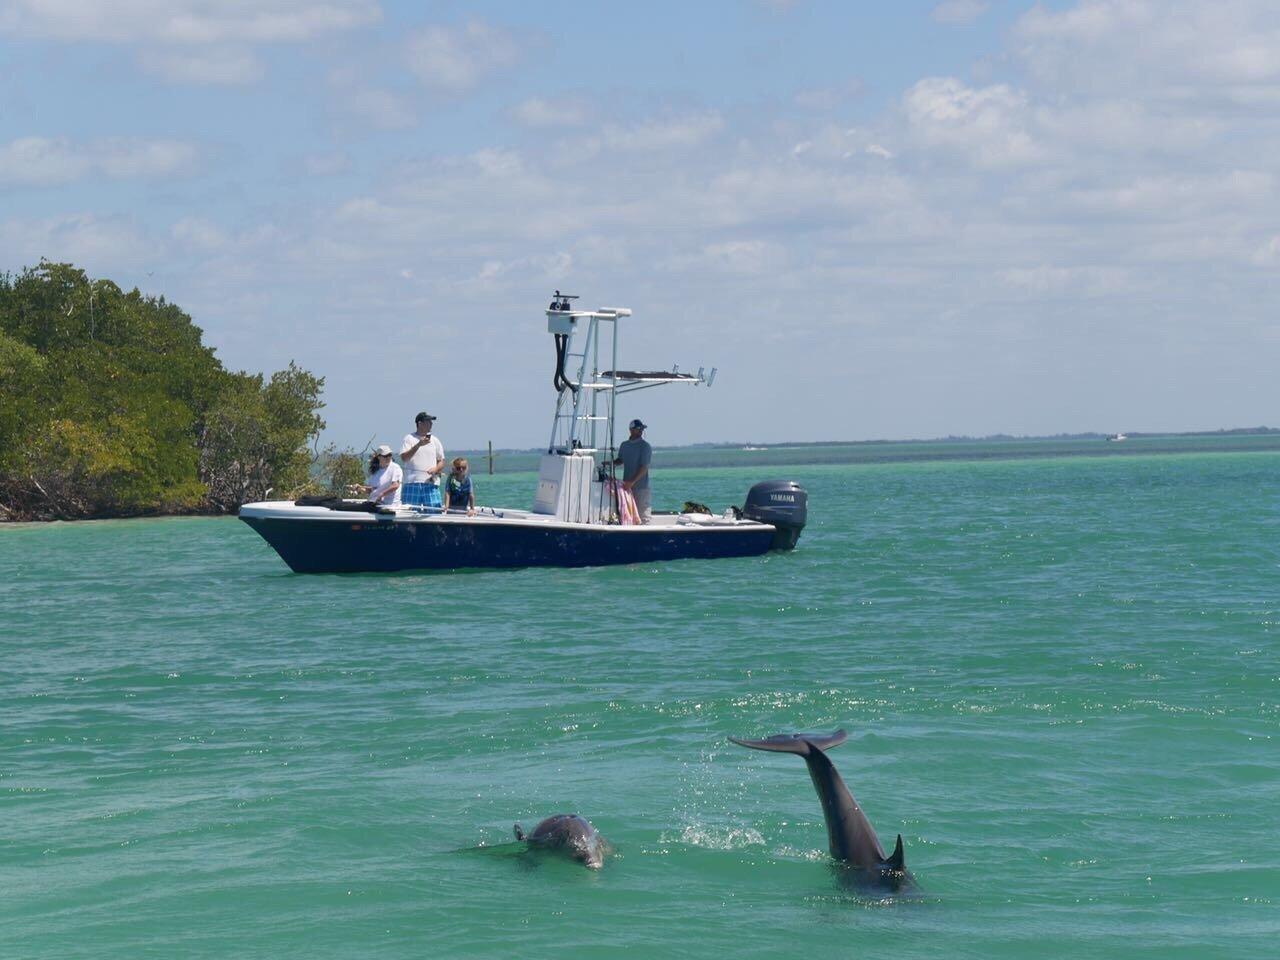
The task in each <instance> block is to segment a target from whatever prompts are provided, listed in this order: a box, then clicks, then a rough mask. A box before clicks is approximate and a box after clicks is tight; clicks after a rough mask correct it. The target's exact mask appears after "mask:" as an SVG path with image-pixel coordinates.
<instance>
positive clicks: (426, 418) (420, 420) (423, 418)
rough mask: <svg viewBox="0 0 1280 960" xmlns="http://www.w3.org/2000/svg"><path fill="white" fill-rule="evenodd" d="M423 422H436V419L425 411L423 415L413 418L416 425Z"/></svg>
mask: <svg viewBox="0 0 1280 960" xmlns="http://www.w3.org/2000/svg"><path fill="white" fill-rule="evenodd" d="M423 420H435V417H433V416H432V415H431V414H429V413H427V412H426V411H425V410H424V411H423V412H422V413H420V414H418V415H417V416H416V417H414V418H413V422H414V423H421V422H422V421H423Z"/></svg>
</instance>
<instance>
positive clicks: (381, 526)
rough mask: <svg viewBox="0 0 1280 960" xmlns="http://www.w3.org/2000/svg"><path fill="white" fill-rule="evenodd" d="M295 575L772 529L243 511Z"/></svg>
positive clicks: (510, 561) (627, 559) (765, 545)
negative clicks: (548, 524) (546, 524)
mask: <svg viewBox="0 0 1280 960" xmlns="http://www.w3.org/2000/svg"><path fill="white" fill-rule="evenodd" d="M240 519H242V520H243V521H244V522H245V523H247V524H248V525H249V526H251V527H253V529H254V530H256V531H257V532H258V533H259V534H260V535H261V536H262V538H263V539H264V540H266V541H267V543H269V544H271V546H272V547H274V548H275V551H276V553H278V554H280V556H281V558H282V559H283V560H284V562H285V563H287V564H288V565H289V567H290V569H292V570H293V571H294V572H295V573H362V572H386V571H393V570H458V569H465V568H474V567H595V566H603V565H605V564H614V563H647V562H650V561H654V560H681V559H686V558H700V559H711V558H714V557H754V556H759V555H760V554H763V553H766V552H768V550H769V548H770V546H771V545H772V543H773V537H774V530H773V528H772V527H768V526H764V527H741V528H738V529H734V530H723V529H722V530H697V529H689V528H685V527H682V528H677V529H674V530H666V529H661V528H652V527H651V528H646V529H645V530H643V531H640V530H627V531H621V530H619V529H618V528H616V527H614V528H610V527H602V528H600V529H585V530H584V529H565V528H563V527H560V528H555V527H552V528H539V527H536V526H529V525H523V524H464V523H447V524H446V523H393V522H390V521H381V522H379V521H377V520H372V519H370V520H353V521H352V522H350V523H347V522H337V521H333V520H302V519H299V520H294V519H289V520H284V519H273V518H269V517H241V518H240Z"/></svg>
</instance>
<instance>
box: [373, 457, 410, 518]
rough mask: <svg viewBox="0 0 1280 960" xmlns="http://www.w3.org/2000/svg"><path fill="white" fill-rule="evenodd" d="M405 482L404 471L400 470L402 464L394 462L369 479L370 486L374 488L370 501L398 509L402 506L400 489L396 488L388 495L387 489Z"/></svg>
mask: <svg viewBox="0 0 1280 960" xmlns="http://www.w3.org/2000/svg"><path fill="white" fill-rule="evenodd" d="M403 482H404V471H403V470H401V469H400V464H398V463H396V462H395V461H394V460H393V461H391V462H390V463H388V464H387V465H386V466H385V467H383V468H382V469H381V470H379V471H377V472H376V473H374V474H373V476H371V477H370V478H369V486H371V487H373V492H372V493H370V494H369V499H370V500H372V501H373V502H374V503H381V504H382V505H383V506H385V507H398V506H400V487H396V488H395V489H394V490H392V491H391V492H390V493H387V487H389V486H391V484H393V483H398V484H403Z"/></svg>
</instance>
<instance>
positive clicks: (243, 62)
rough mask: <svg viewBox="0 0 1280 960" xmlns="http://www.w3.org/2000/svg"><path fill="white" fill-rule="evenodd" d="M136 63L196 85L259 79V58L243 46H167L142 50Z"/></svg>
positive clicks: (248, 82) (224, 84)
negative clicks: (179, 47)
mask: <svg viewBox="0 0 1280 960" xmlns="http://www.w3.org/2000/svg"><path fill="white" fill-rule="evenodd" d="M138 63H139V64H140V65H141V66H142V68H143V69H144V70H146V71H147V72H148V73H153V74H155V75H157V76H159V77H162V78H163V79H165V80H169V81H172V82H173V83H185V84H192V85H199V86H205V85H208V86H247V85H249V84H253V83H257V82H258V81H259V80H261V79H262V74H263V68H262V62H261V61H260V60H259V59H258V58H257V57H256V56H254V55H253V53H252V52H251V51H250V50H248V49H246V48H243V47H215V48H211V49H208V50H202V51H200V52H198V53H197V52H195V51H193V50H190V49H186V48H184V49H182V50H174V49H173V48H171V47H165V48H160V49H151V50H143V51H141V52H140V53H139V54H138Z"/></svg>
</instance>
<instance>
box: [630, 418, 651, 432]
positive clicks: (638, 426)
mask: <svg viewBox="0 0 1280 960" xmlns="http://www.w3.org/2000/svg"><path fill="white" fill-rule="evenodd" d="M629 426H630V428H631V429H632V430H647V429H649V425H648V424H647V423H645V422H644V421H642V420H632V421H631V423H630V424H629Z"/></svg>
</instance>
